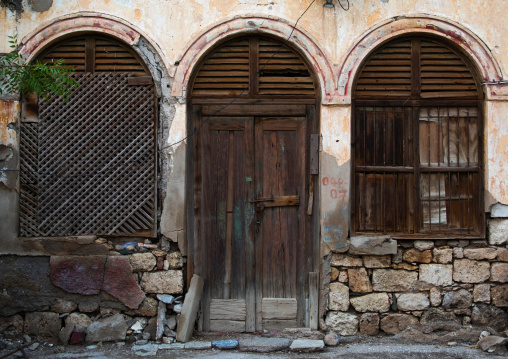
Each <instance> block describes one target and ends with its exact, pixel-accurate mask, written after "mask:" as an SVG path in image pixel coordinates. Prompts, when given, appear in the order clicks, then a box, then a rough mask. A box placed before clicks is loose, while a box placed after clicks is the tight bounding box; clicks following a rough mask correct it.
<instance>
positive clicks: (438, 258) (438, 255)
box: [432, 248, 453, 263]
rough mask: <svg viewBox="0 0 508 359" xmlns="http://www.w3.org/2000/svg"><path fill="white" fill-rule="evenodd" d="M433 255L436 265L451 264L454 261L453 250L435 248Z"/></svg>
mask: <svg viewBox="0 0 508 359" xmlns="http://www.w3.org/2000/svg"><path fill="white" fill-rule="evenodd" d="M432 254H433V256H434V260H433V261H434V262H436V263H451V262H452V259H453V249H451V248H434V249H433V250H432Z"/></svg>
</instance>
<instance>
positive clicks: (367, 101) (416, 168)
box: [350, 35, 485, 239]
mask: <svg viewBox="0 0 508 359" xmlns="http://www.w3.org/2000/svg"><path fill="white" fill-rule="evenodd" d="M404 40H410V41H411V44H412V45H411V47H412V49H411V69H412V70H411V96H409V98H401V97H400V96H399V97H394V96H391V97H390V96H386V95H384V96H383V95H382V96H374V95H370V96H356V91H355V90H356V88H357V82H358V79H359V78H360V75H361V73H362V71H363V69H364V67H365V65H366V64H367V63H368V62H369V60H370V59H372V58H373V57H374V56H375V55H376V54H377V53H378V52H379V51H380V49H382V48H383V47H385V46H387V45H389V44H390V43H393V42H397V41H404ZM421 40H425V41H434V42H438V43H440V44H442V45H444V46H446V47H448V48H449V49H450V50H452V51H453V52H454V53H455V54H456V55H458V56H459V57H460V58H461V59H462V60H463V61H464V63H465V65H466V66H467V67H468V68H469V71H470V72H471V74H472V77H473V79H474V81H475V84H476V88H477V93H478V96H477V97H472V96H471V97H455V98H453V97H450V98H422V97H421V96H420V86H421V83H420V72H419V69H420V59H421V56H420V52H419V49H416V50H415V49H414V45H413V44H415V43H417V44H418V46H420V41H421ZM415 66H416V68H417V69H418V70H417V71H414V69H415ZM360 69H361V70H360V71H359V73H358V75H357V77H356V79H355V83H354V84H353V101H352V105H351V106H352V112H351V117H352V125H351V165H352V167H351V169H352V171H351V184H352V185H351V196H350V206H351V226H350V231H351V235H352V236H353V235H377V234H388V235H391V236H392V237H393V238H399V239H405V238H407V239H416V238H425V239H455V238H456V239H462V238H485V215H484V213H485V210H484V133H483V132H484V119H483V114H484V95H483V91H482V88H481V81H480V80H479V78H478V75H477V73H478V72H477V71H476V69H475V67H474V66H473V64H472V62H471V61H470V60H469V59H468V58H467V56H466V55H465V54H462V53H461V52H460V51H457V50H456V49H455V47H454V46H453V45H452V44H450V43H448V42H446V41H443V40H442V39H436V38H433V37H427V36H420V35H417V36H414V35H413V36H404V37H398V38H396V39H390V40H389V41H387V42H384V43H383V44H381V45H380V46H378V47H377V48H376V49H375V50H373V51H372V53H371V54H370V55H369V56H367V57H366V59H365V60H364V62H363V63H362V65H361V66H360ZM359 107H375V108H383V107H384V108H395V107H400V108H403V110H404V109H406V108H411V109H412V110H411V111H412V118H411V121H412V126H413V134H412V135H413V140H412V142H413V143H412V151H413V163H412V165H413V171H412V172H411V173H412V175H413V189H412V190H411V191H408V192H410V193H407V194H408V195H411V196H412V199H413V205H412V208H410V209H408V211H412V213H414V217H413V219H412V223H413V226H414V228H413V233H411V232H409V231H408V232H393V231H386V230H383V228H384V229H386V226H383V224H382V227H383V228H382V229H381V230H378V229H377V227H378V224H377V223H378V222H377V220H376V222H375V230H374V231H360V230H359V229H360V225H359V216H360V215H359V212H360V211H359V208H357V205H358V206H359V203H360V202H359V198H360V197H358V198H357V191H358V192H360V190H359V189H357V183H356V182H357V179H356V178H357V174H358V170H357V164H356V151H357V149H356V147H355V146H357V145H358V143H356V142H357V141H356V140H357V137H356V130H357V129H356V126H357V124H356V121H357V120H358V119H357V109H358V108H359ZM425 107H427V108H428V107H434V108H435V107H438V108H442V107H457V108H458V107H476V108H477V109H478V110H477V111H478V116H477V136H478V150H477V155H478V165H477V166H474V168H476V167H477V172H476V173H477V176H478V188H476V189H474V190H473V191H471V194H472V195H473V206H477V207H476V209H475V210H476V211H477V212H476V213H477V214H478V216H479V218H476V219H475V222H476V223H475V227H477V231H475V232H474V233H469V232H466V233H463V231H464V230H462V231H461V230H460V229H459V230H453V229H451V230H449V231H444V232H443V231H439V232H437V231H436V232H430V233H427V232H422V224H423V216H422V211H423V200H422V198H421V194H420V191H421V189H420V186H421V185H420V181H421V178H422V172H423V173H429V172H430V173H432V172H431V171H432V169H431V171H425V170H423V171H422V170H421V167H423V166H421V158H420V133H419V131H420V119H419V118H420V109H421V108H425ZM364 140H366V138H365V139H364ZM394 155H395V154H394ZM363 158H366V157H365V154H364V155H363ZM380 167H385V168H386V167H388V166H386V164H385V166H380ZM457 168H458V169H459V170H460V169H461V168H459V167H457ZM468 170H469V172H474V170H473V167H472V166H471V167H466V171H468ZM435 171H436V173H439V172H440V170H439V169H438V170H435ZM441 172H442V173H449V174H450V173H454V172H455V173H457V172H458V171H453V170H448V171H445V172H443V171H441ZM375 173H379V172H375ZM381 173H382V172H381ZM429 196H430V193H429ZM475 196H476V197H475ZM474 202H476V203H474ZM383 203H386V202H383ZM383 207H384V205H383ZM473 208H474V207H473ZM383 210H384V209H383ZM382 220H384V221H385V222H386V220H385V219H384V218H383V219H382ZM447 223H449V221H448V220H447Z"/></svg>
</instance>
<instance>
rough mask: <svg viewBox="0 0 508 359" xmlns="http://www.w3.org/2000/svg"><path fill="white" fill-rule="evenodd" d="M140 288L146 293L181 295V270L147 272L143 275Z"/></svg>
mask: <svg viewBox="0 0 508 359" xmlns="http://www.w3.org/2000/svg"><path fill="white" fill-rule="evenodd" d="M141 287H142V288H143V289H144V291H145V292H146V293H166V294H181V293H183V274H182V271H181V270H168V271H161V272H149V273H145V274H143V278H142V279H141Z"/></svg>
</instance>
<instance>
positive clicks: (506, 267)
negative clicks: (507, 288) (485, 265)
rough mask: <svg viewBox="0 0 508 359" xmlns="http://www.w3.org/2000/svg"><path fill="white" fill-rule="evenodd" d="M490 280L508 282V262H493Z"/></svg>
mask: <svg viewBox="0 0 508 359" xmlns="http://www.w3.org/2000/svg"><path fill="white" fill-rule="evenodd" d="M490 280H491V281H492V282H500V283H506V282H508V263H492V266H491V267H490Z"/></svg>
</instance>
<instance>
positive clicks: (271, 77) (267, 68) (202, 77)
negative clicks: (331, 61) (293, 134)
mask: <svg viewBox="0 0 508 359" xmlns="http://www.w3.org/2000/svg"><path fill="white" fill-rule="evenodd" d="M282 45H283V43H281V42H280V41H276V40H273V39H268V38H258V37H251V38H242V39H239V40H238V39H236V40H231V41H229V42H226V43H225V44H223V45H221V46H219V47H218V48H217V49H216V50H214V51H213V52H212V53H211V54H210V55H208V56H207V58H206V59H205V60H204V61H203V64H202V65H201V67H200V68H199V71H198V72H197V74H196V76H195V78H194V84H193V87H192V95H193V96H230V97H233V96H238V95H242V96H249V95H267V96H274V95H275V96H277V95H282V96H291V95H293V96H294V95H305V96H307V95H311V96H313V95H315V89H314V82H313V80H312V78H311V76H310V74H309V71H308V69H307V65H306V64H305V63H304V62H303V60H302V59H301V57H300V56H299V55H298V54H297V53H296V52H295V51H293V50H292V49H290V48H289V47H287V46H284V47H282ZM281 47H282V48H281Z"/></svg>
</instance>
